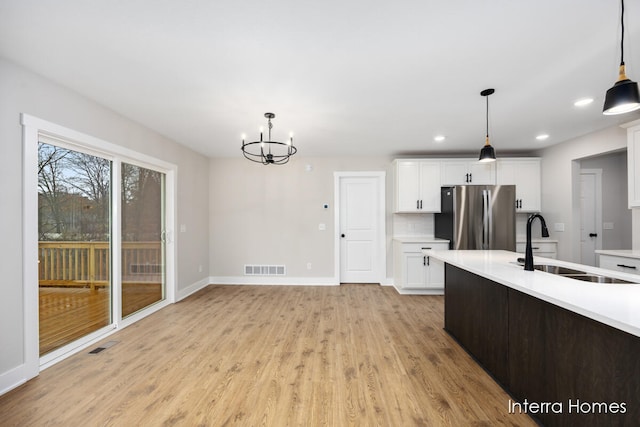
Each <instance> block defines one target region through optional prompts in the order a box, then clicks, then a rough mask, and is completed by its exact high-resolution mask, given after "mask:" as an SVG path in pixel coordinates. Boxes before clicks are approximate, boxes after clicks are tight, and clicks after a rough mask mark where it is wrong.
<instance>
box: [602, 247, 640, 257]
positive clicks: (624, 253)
mask: <svg viewBox="0 0 640 427" xmlns="http://www.w3.org/2000/svg"><path fill="white" fill-rule="evenodd" d="M596 253H597V254H601V255H613V256H621V257H624V258H635V259H640V251H636V250H632V249H598V250H596Z"/></svg>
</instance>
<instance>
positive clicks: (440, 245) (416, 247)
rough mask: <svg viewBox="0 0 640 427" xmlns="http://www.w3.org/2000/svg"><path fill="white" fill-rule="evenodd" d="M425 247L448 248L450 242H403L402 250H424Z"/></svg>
mask: <svg viewBox="0 0 640 427" xmlns="http://www.w3.org/2000/svg"><path fill="white" fill-rule="evenodd" d="M424 249H434V250H438V251H439V250H447V249H449V243H442V242H437V243H434V242H423V243H403V244H402V252H422V251H423V250H424Z"/></svg>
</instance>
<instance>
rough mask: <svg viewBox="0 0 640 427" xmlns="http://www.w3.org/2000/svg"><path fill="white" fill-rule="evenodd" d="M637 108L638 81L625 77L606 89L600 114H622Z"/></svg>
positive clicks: (638, 105)
mask: <svg viewBox="0 0 640 427" xmlns="http://www.w3.org/2000/svg"><path fill="white" fill-rule="evenodd" d="M625 77H626V76H625ZM638 109H640V92H639V91H638V83H636V82H633V81H631V80H629V79H626V78H625V79H622V80H618V81H617V82H616V83H615V84H614V85H613V87H612V88H611V89H609V90H608V91H607V95H606V97H605V99H604V107H603V108H602V114H605V115H614V114H623V113H628V112H630V111H634V110H638Z"/></svg>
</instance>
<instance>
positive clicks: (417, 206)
mask: <svg viewBox="0 0 640 427" xmlns="http://www.w3.org/2000/svg"><path fill="white" fill-rule="evenodd" d="M416 209H420V200H416Z"/></svg>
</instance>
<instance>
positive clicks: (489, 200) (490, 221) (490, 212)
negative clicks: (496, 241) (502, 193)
mask: <svg viewBox="0 0 640 427" xmlns="http://www.w3.org/2000/svg"><path fill="white" fill-rule="evenodd" d="M492 199H493V194H492V193H491V190H487V223H488V224H489V227H488V228H487V245H488V246H487V249H493V242H492V241H491V237H492V236H493V200H492Z"/></svg>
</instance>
